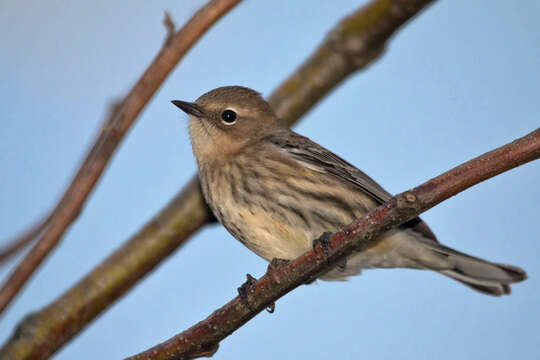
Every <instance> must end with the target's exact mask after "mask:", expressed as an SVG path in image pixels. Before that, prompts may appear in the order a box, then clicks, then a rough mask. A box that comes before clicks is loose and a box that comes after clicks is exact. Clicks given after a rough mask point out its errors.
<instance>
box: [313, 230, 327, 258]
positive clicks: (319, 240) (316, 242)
mask: <svg viewBox="0 0 540 360" xmlns="http://www.w3.org/2000/svg"><path fill="white" fill-rule="evenodd" d="M330 236H332V233H331V232H324V233H322V235H321V236H319V237H318V238H317V239H315V240H313V250H316V248H317V245H321V249H322V251H323V253H324V256H325V258H327V259H328V242H329V240H330Z"/></svg>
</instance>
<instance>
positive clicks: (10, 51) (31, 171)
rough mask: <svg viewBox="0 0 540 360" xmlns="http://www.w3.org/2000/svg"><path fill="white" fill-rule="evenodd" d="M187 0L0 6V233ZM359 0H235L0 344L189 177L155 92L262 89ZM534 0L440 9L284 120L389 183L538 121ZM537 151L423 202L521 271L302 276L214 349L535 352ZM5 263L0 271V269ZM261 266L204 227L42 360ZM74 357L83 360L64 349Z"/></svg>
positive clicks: (128, 146)
mask: <svg viewBox="0 0 540 360" xmlns="http://www.w3.org/2000/svg"><path fill="white" fill-rule="evenodd" d="M203 3H204V2H203V1H200V0H197V1H195V0H189V1H188V0H184V1H171V0H169V1H153V2H144V3H143V2H140V3H137V4H135V5H134V4H133V2H128V1H115V2H107V1H94V2H70V1H60V0H53V1H49V2H47V3H45V2H41V1H36V0H33V1H26V2H24V3H23V2H8V1H0V48H1V49H2V56H0V97H1V98H2V105H1V106H0V124H1V129H2V131H0V165H1V168H2V176H0V204H1V205H0V241H4V239H8V238H9V237H11V236H13V235H14V234H16V233H17V232H18V231H20V230H21V229H23V228H25V226H26V225H28V224H29V223H31V222H32V221H33V220H34V219H36V218H37V217H39V216H40V215H41V214H43V213H44V211H45V210H47V209H49V208H50V207H51V206H53V204H54V202H55V201H56V200H57V199H58V198H59V196H60V195H61V193H62V191H63V189H64V188H65V186H66V185H67V184H68V182H69V180H70V179H71V176H72V174H73V173H74V171H75V170H76V169H77V167H78V165H79V163H80V161H81V159H82V157H83V155H84V154H85V152H86V149H87V148H88V146H89V145H90V144H91V141H92V139H93V137H94V135H95V134H96V132H97V131H98V129H99V126H100V124H101V122H102V119H103V118H104V115H105V114H106V112H107V107H108V105H109V104H110V103H111V101H113V100H114V99H116V98H118V97H119V96H122V95H123V94H125V93H126V91H127V90H128V89H129V88H130V86H131V85H132V84H133V83H134V82H135V81H136V79H137V78H138V77H139V75H140V74H141V73H142V71H143V70H144V69H145V68H146V66H147V65H148V64H149V63H150V61H151V60H152V58H153V57H154V54H155V53H156V52H157V51H158V49H159V48H160V46H161V44H162V41H163V38H164V35H165V30H164V27H163V25H162V19H163V12H164V11H165V10H168V11H170V12H171V14H172V16H173V18H174V19H175V20H176V22H177V24H182V23H183V22H185V21H186V20H187V19H188V18H189V17H190V15H192V14H193V12H194V11H195V10H196V9H197V8H199V7H200V6H201V5H202V4H203ZM359 3H361V2H359V1H352V0H343V1H339V2H330V1H322V0H320V1H309V2H308V1H295V2H291V1H273V2H256V1H246V2H245V3H242V4H240V5H239V6H238V7H237V8H236V9H235V10H234V11H233V12H232V13H230V14H229V15H228V16H227V17H226V18H225V19H223V20H222V21H220V22H219V23H218V24H217V25H216V26H215V27H214V28H213V29H212V30H211V31H210V32H209V33H208V34H207V35H206V36H205V37H204V38H203V40H202V41H201V42H200V43H198V44H197V45H196V46H195V47H194V48H193V50H192V51H191V52H190V53H189V54H188V56H187V57H186V58H185V59H184V60H183V61H182V62H181V63H180V65H179V66H178V67H177V68H176V70H175V71H174V72H173V73H172V74H171V75H170V77H169V78H168V79H167V81H166V83H165V84H164V86H163V87H162V88H161V89H160V90H159V92H158V93H157V94H156V96H155V97H154V98H153V99H152V101H151V103H150V104H149V105H148V106H147V107H146V109H145V110H144V112H143V113H142V115H141V116H140V118H139V119H138V121H137V123H136V125H135V126H134V127H133V129H132V130H131V131H130V133H129V134H128V136H127V138H126V140H125V141H124V142H123V143H122V146H121V148H120V149H119V151H118V152H117V154H116V156H115V157H114V159H113V161H112V162H111V164H110V166H109V168H108V171H107V172H106V174H105V176H104V177H103V178H102V180H101V181H100V183H99V184H98V186H97V188H96V190H95V192H94V194H93V196H92V197H91V199H90V201H89V202H88V203H87V205H86V206H85V208H84V212H83V213H82V216H81V217H80V219H79V220H78V221H77V222H76V224H75V225H74V226H73V227H72V228H71V229H70V230H69V231H68V232H67V233H66V235H65V237H64V239H63V241H62V243H61V245H60V246H59V247H58V248H57V249H56V250H55V251H54V252H53V254H52V255H51V256H50V257H49V258H48V260H47V261H46V262H45V263H44V264H43V266H42V267H41V268H40V269H39V271H38V272H37V273H36V274H35V276H34V277H33V278H32V280H31V281H30V282H29V283H28V286H27V287H26V288H25V290H24V292H23V293H22V295H21V296H19V298H17V300H16V301H15V302H14V303H13V304H12V306H11V307H10V308H9V310H8V312H7V313H6V314H5V315H4V316H3V317H2V318H0V341H4V340H5V339H6V338H7V337H8V336H9V335H10V334H11V331H12V330H13V328H14V326H15V324H16V323H17V322H18V321H19V320H20V319H21V318H22V317H23V316H24V315H25V314H27V313H28V312H30V311H33V310H37V309H39V308H40V307H42V306H44V305H46V304H48V303H49V302H50V301H52V300H53V299H54V298H56V297H57V296H58V295H59V294H60V293H62V292H63V291H65V290H66V289H68V288H69V287H70V286H71V285H72V284H74V283H75V282H76V281H77V280H78V279H80V278H81V276H83V275H84V274H85V273H87V272H88V271H90V270H91V269H92V268H93V267H94V266H95V265H96V264H98V263H99V262H100V261H102V260H103V259H104V258H105V257H106V256H107V254H109V253H110V252H111V251H113V250H114V249H116V248H118V247H119V246H120V245H121V244H122V243H123V241H125V239H127V238H128V237H129V236H130V235H132V234H133V233H134V232H136V231H137V230H138V229H139V228H140V227H141V226H142V224H143V223H144V222H145V221H147V220H148V219H149V218H150V217H151V216H152V215H154V214H155V213H156V212H157V211H158V210H159V209H161V208H162V207H163V206H164V205H165V204H166V203H167V201H168V200H169V199H170V198H171V197H172V196H173V195H174V194H176V193H177V191H178V190H179V189H180V188H181V187H182V185H183V184H185V183H186V182H187V181H188V180H189V179H190V177H191V176H192V174H193V173H194V172H195V171H196V167H195V162H194V160H193V157H192V153H191V147H190V144H189V139H188V134H187V126H186V124H187V121H186V116H185V115H183V114H181V113H180V112H179V110H178V109H176V108H175V107H173V106H172V105H171V104H170V103H169V101H170V100H171V99H183V100H194V99H196V98H197V97H198V96H199V95H200V94H202V93H203V92H206V91H208V90H210V89H212V88H215V87H218V86H222V85H244V86H249V87H252V88H254V89H256V90H258V91H260V92H262V93H263V94H265V95H267V94H269V93H270V92H271V91H272V90H273V89H274V88H275V87H276V86H277V85H278V84H279V83H280V82H281V81H282V80H283V79H284V78H285V77H286V76H287V75H288V74H290V73H291V72H292V71H293V70H294V69H295V68H296V67H297V66H298V65H299V64H300V63H301V62H302V61H303V60H304V59H305V57H306V55H307V54H308V53H310V52H311V51H312V50H313V49H314V47H315V46H316V45H317V44H318V43H319V42H320V41H321V40H322V38H323V37H324V35H325V33H326V32H327V30H328V29H330V28H331V27H332V26H333V25H334V24H335V23H336V22H337V21H338V20H339V19H340V18H341V17H343V16H344V15H346V14H347V13H349V12H351V11H352V10H353V9H355V8H356V7H357V6H358V5H359ZM539 11H540V4H539V3H538V2H535V1H532V0H526V1H519V2H509V1H502V0H492V1H488V0H479V1H475V2H474V3H473V2H465V1H459V2H458V1H454V2H451V1H439V2H437V3H436V4H435V5H434V6H432V7H430V8H428V9H427V11H425V12H424V13H423V14H421V15H420V16H419V17H418V18H416V19H415V20H414V21H413V22H411V23H410V24H408V25H407V26H406V28H405V29H404V30H403V31H401V32H400V33H399V34H398V35H397V36H396V37H394V39H393V41H392V42H391V44H390V46H389V47H388V51H387V52H386V54H385V56H384V57H382V58H381V59H380V60H379V61H378V62H377V63H376V64H374V65H373V66H372V67H370V68H369V69H368V70H366V71H364V72H361V73H358V74H356V75H355V76H353V77H351V78H350V79H348V81H346V82H345V83H344V84H343V85H341V86H340V87H339V88H338V89H336V90H335V91H334V92H332V94H330V96H328V97H327V98H326V99H325V100H324V101H322V102H321V103H320V104H319V105H318V106H317V107H316V108H315V109H313V111H311V112H310V113H309V114H308V115H307V116H306V118H305V119H304V120H303V121H302V123H301V124H300V125H299V126H297V127H296V130H297V131H299V132H300V133H302V134H304V135H306V136H309V137H310V138H312V139H313V140H315V141H317V142H319V143H321V144H322V145H324V146H326V147H328V148H330V149H332V150H333V151H335V152H336V153H338V154H339V155H341V156H343V157H344V158H345V159H347V160H348V161H350V162H351V163H353V164H355V165H357V166H358V167H359V168H361V169H362V170H364V171H365V172H367V173H368V174H370V175H371V176H372V177H373V178H375V179H376V180H377V181H379V182H380V183H381V185H383V186H384V187H385V188H387V189H388V190H389V191H391V192H400V191H403V190H406V189H408V188H410V187H412V186H415V185H418V184H420V183H422V182H424V181H426V180H428V179H429V178H431V177H433V176H435V175H438V174H439V173H441V172H443V171H445V170H447V169H449V168H451V167H453V166H456V165H458V164H460V163H462V162H464V161H466V160H469V159H471V158H472V157H475V156H477V155H480V154H482V153H483V152H486V151H488V150H491V149H493V148H495V147H497V146H500V145H503V144H505V143H507V142H509V141H511V140H513V139H515V138H517V137H520V136H522V135H524V134H526V133H528V132H530V131H532V130H533V129H535V128H536V127H538V126H539V124H540V121H539V119H540V105H539V102H538V94H539V93H540V72H539V71H538V69H539V68H540V35H539V34H540V23H539V22H538V21H537V14H538V12H539ZM539 182H540V163H538V162H537V163H531V164H528V165H525V166H522V167H520V168H518V169H515V170H512V171H510V172H508V173H505V174H503V175H501V176H498V177H496V178H494V179H491V180H489V181H486V182H484V183H482V184H480V185H477V186H475V187H474V188H471V189H469V190H467V191H465V192H464V193H462V194H460V195H458V196H456V197H454V198H452V199H450V200H448V201H446V202H444V203H443V204H441V205H439V206H437V207H435V208H433V209H432V210H430V211H428V212H427V213H426V214H424V216H423V217H424V219H425V220H426V221H427V222H428V223H429V224H430V226H431V228H432V229H433V230H434V232H435V233H436V234H437V236H438V237H439V239H440V240H441V241H442V242H443V243H445V244H447V245H449V246H452V247H454V248H456V249H459V250H461V251H465V252H468V253H471V254H474V255H477V256H480V257H483V258H486V259H489V260H492V261H497V262H503V263H509V264H514V265H519V266H521V267H523V268H524V269H525V270H527V272H528V274H529V277H530V278H529V279H528V280H527V281H526V282H524V283H522V284H518V285H516V286H514V287H513V290H514V291H513V294H512V295H511V296H508V297H504V298H491V297H487V296H484V295H480V294H477V293H475V292H473V291H471V290H470V289H468V288H466V287H464V286H461V285H459V284H457V283H455V282H452V281H450V280H447V279H446V278H443V277H441V276H439V275H437V274H434V273H429V272H425V271H413V270H401V269H400V270H376V271H375V270H372V271H365V272H364V274H363V275H362V276H360V277H357V278H353V279H351V281H349V282H346V283H327V282H319V283H317V284H315V285H311V286H303V287H301V288H299V289H297V290H296V291H294V292H293V293H291V294H289V295H287V296H286V297H284V298H283V299H281V300H279V301H278V302H277V304H276V312H275V313H274V314H272V315H270V314H267V313H262V314H260V315H259V316H258V317H256V318H255V319H254V320H252V321H251V322H249V323H248V324H247V325H246V326H244V327H243V328H241V329H240V330H239V331H237V332H236V333H235V334H234V335H233V336H231V337H230V338H228V339H226V340H225V341H223V342H222V344H221V346H220V350H219V351H218V353H217V354H216V355H215V356H214V358H216V359H237V358H257V359H275V358H282V359H298V358H309V359H327V358H328V357H330V356H331V357H335V358H342V359H349V358H360V357H362V358H370V359H372V360H377V359H388V358H391V357H392V358H401V359H433V358H437V359H455V358H475V359H507V358H510V357H512V358H522V359H532V358H536V356H537V350H538V348H539V347H540V338H539V337H538V334H537V329H538V323H539V322H540V313H539V311H538V304H539V303H540V281H539V280H538V279H539V276H538V275H539V274H540V263H539V262H538V259H537V254H538V253H539V250H540V245H539V242H538V236H539V231H538V228H537V226H538V225H537V224H538V223H539V222H540V205H539V203H540V202H539V200H540V187H539V186H538V184H539ZM11 267H12V265H11V266H8V267H3V268H2V269H0V276H2V277H5V276H6V275H7V274H8V270H9V269H10V268H11ZM265 269H266V263H265V262H264V261H263V260H262V259H260V258H258V257H257V256H256V255H254V254H252V253H250V252H249V251H248V250H247V249H246V248H244V247H243V246H242V245H241V244H240V243H239V242H237V241H236V240H234V239H233V238H232V237H231V236H230V235H229V234H228V233H227V232H226V231H225V230H224V229H223V228H221V227H220V226H213V227H207V228H205V229H204V230H203V231H201V232H200V233H198V234H197V235H196V236H195V238H194V239H193V240H192V241H190V242H189V243H188V245H187V246H185V247H184V248H182V249H181V250H180V251H178V252H177V253H176V254H174V255H173V256H171V257H170V258H169V259H168V260H167V261H166V262H165V263H163V264H162V265H161V266H160V267H159V268H158V269H157V270H156V271H154V272H153V273H152V274H150V275H149V276H148V277H147V278H146V279H145V280H144V281H142V282H141V283H140V284H139V285H138V286H137V287H136V288H135V289H134V290H133V291H132V292H130V293H129V294H128V295H127V296H126V297H124V298H123V299H122V300H120V301H119V302H117V303H116V304H115V305H114V306H112V307H111V308H110V309H109V310H108V311H107V312H105V313H104V314H103V315H102V316H101V317H99V318H98V319H97V320H96V321H95V322H94V323H92V324H91V325H90V326H89V327H88V328H87V329H86V330H85V331H84V332H83V333H82V334H81V335H80V336H79V337H77V338H76V339H75V340H74V341H73V342H72V343H70V344H68V345H67V346H66V347H65V348H64V349H63V350H61V351H60V352H59V354H58V356H57V357H56V358H57V359H75V358H106V359H113V358H121V357H125V356H128V355H132V354H134V353H136V352H139V351H141V350H144V349H146V348H148V347H150V346H152V345H154V344H155V343H157V342H160V341H163V340H165V339H167V338H169V337H170V336H172V335H174V334H175V333H177V332H179V331H181V330H183V329H185V328H187V327H189V326H191V325H192V324H194V323H195V322H197V321H199V320H201V319H202V318H204V317H206V316H207V315H208V314H209V313H211V312H212V311H213V310H214V309H216V308H217V307H218V306H221V305H222V304H224V303H225V302H227V301H228V300H230V299H231V298H232V297H233V296H235V295H236V288H237V287H238V286H239V285H240V284H241V283H242V282H243V280H244V276H245V273H247V272H249V273H251V274H253V275H254V276H260V275H261V274H262V273H263V272H264V271H265ZM81 354H84V356H81Z"/></svg>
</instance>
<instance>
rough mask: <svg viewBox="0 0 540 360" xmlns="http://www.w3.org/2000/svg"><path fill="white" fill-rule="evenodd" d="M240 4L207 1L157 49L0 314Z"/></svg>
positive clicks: (1, 293)
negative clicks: (203, 43) (130, 138)
mask: <svg viewBox="0 0 540 360" xmlns="http://www.w3.org/2000/svg"><path fill="white" fill-rule="evenodd" d="M240 1H241V0H213V1H210V2H209V3H208V4H207V5H205V6H204V7H202V8H201V9H200V10H199V11H198V12H197V13H195V14H194V15H193V17H192V18H191V19H190V20H189V21H188V22H187V23H186V25H185V26H184V27H183V28H182V29H180V31H178V32H177V33H176V34H175V35H174V37H172V38H170V39H169V40H168V44H166V45H165V46H164V47H163V48H162V49H161V51H160V52H159V53H158V55H157V56H156V57H155V59H154V60H153V62H152V64H150V66H149V67H148V69H146V71H145V72H144V74H143V75H142V76H141V78H140V79H139V81H138V82H137V83H136V84H135V86H134V87H133V88H132V89H131V91H130V92H129V94H128V95H127V96H126V98H125V99H124V100H123V101H122V102H121V105H120V106H119V107H118V109H117V111H113V113H112V116H111V117H110V118H109V119H107V120H106V121H105V124H104V126H103V127H102V129H101V132H100V134H99V135H98V137H97V140H96V141H95V143H94V146H93V147H92V149H91V150H90V151H89V153H88V155H87V157H86V159H85V160H84V162H83V164H82V165H81V167H80V168H79V171H78V172H77V174H76V175H75V178H74V179H73V181H72V183H71V185H70V186H69V187H68V189H67V190H66V192H65V193H64V196H63V197H62V199H61V200H60V202H59V203H58V205H57V206H56V208H55V209H54V210H53V213H52V216H51V220H50V222H49V224H48V226H47V227H46V229H44V230H43V235H42V236H41V238H40V239H39V241H38V243H37V244H36V245H35V246H34V247H33V248H32V249H31V250H30V252H29V253H28V254H27V255H26V257H25V258H24V259H23V260H22V261H21V263H20V264H19V265H18V266H17V268H16V269H15V270H14V272H13V273H12V274H11V275H10V276H9V278H8V280H7V281H6V282H5V283H4V284H3V286H2V288H1V289H0V313H1V312H2V311H3V310H4V309H5V308H6V307H7V306H8V304H9V303H10V302H11V300H12V299H13V298H14V297H15V296H16V295H17V293H18V292H19V290H20V289H21V288H22V286H23V285H24V284H25V283H26V281H27V280H28V278H29V277H30V276H31V275H32V273H33V272H34V271H35V270H36V268H37V267H38V266H39V265H40V264H41V262H42V261H43V260H44V259H45V257H46V256H47V255H48V254H49V252H50V251H51V250H52V249H53V248H54V247H55V246H56V245H57V243H58V242H59V241H60V239H61V237H62V235H63V234H64V232H65V231H66V230H67V229H68V227H69V226H70V225H71V224H72V223H73V222H74V221H75V219H76V218H77V217H78V215H79V214H80V212H81V210H82V207H83V205H84V203H85V201H86V199H87V198H88V196H89V195H90V193H91V192H92V189H93V188H94V186H95V184H96V183H97V181H98V179H99V178H100V176H101V174H102V173H103V170H104V169H105V167H106V166H107V164H108V162H109V160H110V158H111V157H112V155H113V154H114V152H115V150H116V148H117V146H118V144H119V143H120V141H121V140H122V138H123V137H124V135H125V134H126V132H127V130H128V129H129V128H130V127H131V125H132V124H133V122H134V121H135V119H136V118H137V116H138V115H139V113H140V112H141V111H142V109H143V108H144V106H145V105H146V104H147V103H148V101H149V100H150V98H151V97H152V95H153V94H154V93H155V92H156V91H157V89H158V88H159V87H160V86H161V84H162V83H163V81H164V80H165V78H166V77H167V75H168V74H169V73H170V72H171V70H172V69H173V68H174V67H175V66H176V64H177V63H178V61H180V59H181V58H182V57H183V56H184V55H185V54H186V53H187V51H188V50H189V49H190V48H191V47H192V46H193V45H194V44H195V43H196V42H197V41H198V40H199V39H200V38H201V36H202V35H203V34H204V33H205V32H206V30H208V29H209V28H210V26H212V25H213V24H214V23H215V22H216V21H217V20H219V19H220V18H221V17H222V16H223V15H224V14H225V13H227V12H228V11H229V10H230V9H231V8H232V7H234V6H235V5H236V4H237V3H238V2H240Z"/></svg>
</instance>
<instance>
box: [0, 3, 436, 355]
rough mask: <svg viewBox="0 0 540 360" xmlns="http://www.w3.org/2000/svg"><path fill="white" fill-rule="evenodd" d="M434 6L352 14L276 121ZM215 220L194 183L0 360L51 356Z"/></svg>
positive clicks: (26, 325)
mask: <svg viewBox="0 0 540 360" xmlns="http://www.w3.org/2000/svg"><path fill="white" fill-rule="evenodd" d="M430 2H431V1H428V0H423V1H411V0H375V1H372V2H370V3H369V4H368V5H367V6H365V7H362V8H360V9H358V10H356V11H355V12H353V13H351V14H350V15H349V16H348V17H347V18H345V19H343V20H342V21H341V22H340V23H338V24H337V25H336V27H335V28H334V29H332V31H331V32H330V33H329V35H328V36H327V38H326V39H325V41H324V42H323V43H322V44H321V45H320V46H319V47H318V48H317V49H316V51H315V52H314V53H313V54H312V55H311V56H310V57H309V58H308V59H307V60H306V62H305V63H304V64H303V65H301V66H300V68H299V69H297V70H296V71H295V72H294V73H293V74H292V75H291V76H290V77H289V78H288V79H287V80H286V81H285V82H284V83H283V84H282V85H281V86H280V87H279V88H278V89H276V90H275V91H274V93H273V94H272V95H271V96H270V97H269V101H270V103H271V105H272V106H273V108H274V110H275V111H276V113H277V114H278V116H280V117H281V118H282V119H284V120H287V121H288V123H289V124H293V123H294V122H295V121H297V120H298V119H299V118H300V117H301V116H302V115H303V114H305V113H306V112H307V111H308V110H309V109H310V108H311V107H312V106H314V105H315V104H316V103H317V101H319V100H320V99H321V98H322V97H323V96H324V95H325V94H327V93H328V92H329V91H330V90H332V89H333V88H334V87H335V86H336V85H337V84H339V83H340V82H341V81H343V80H344V79H345V78H346V77H347V76H349V75H351V74H352V73H354V72H355V71H356V70H359V69H363V68H365V67H366V66H367V65H368V64H369V63H370V61H372V60H373V59H374V58H376V56H375V55H374V54H380V53H381V52H382V49H384V47H385V43H386V42H387V41H388V39H389V38H390V36H391V35H392V34H393V33H394V32H395V31H397V30H398V29H399V27H400V26H401V25H402V24H404V23H405V22H406V21H407V20H409V19H410V18H411V17H412V16H413V15H415V14H416V13H418V12H419V11H420V10H421V9H422V8H423V7H424V6H425V5H427V4H428V3H430ZM360 59H364V61H360ZM210 219H211V214H210V213H209V210H208V209H207V208H206V205H205V203H204V201H203V198H202V195H201V193H200V190H199V188H198V180H197V179H194V180H192V181H191V182H190V183H189V184H188V185H187V186H186V187H185V188H184V190H183V191H181V192H180V193H179V194H178V195H177V196H176V197H175V198H174V199H173V200H172V201H171V202H170V203H169V204H168V205H167V206H166V207H165V208H164V209H163V210H162V211H161V212H160V214H158V215H157V216H156V217H154V219H153V220H151V221H150V222H149V223H148V224H146V225H145V226H144V227H143V229H142V230H141V231H140V232H139V233H138V234H136V235H135V236H134V237H132V238H131V239H130V240H129V241H128V242H127V243H126V244H124V245H123V246H122V247H120V248H119V249H117V250H116V251H115V252H114V253H113V254H112V255H111V256H109V257H108V258H107V259H106V260H105V261H104V262H103V263H101V264H100V265H99V266H98V267H96V268H95V269H94V270H93V271H92V272H91V273H90V274H88V275H87V276H86V277H85V278H84V279H82V280H81V281H79V282H78V283H77V284H75V285H74V286H73V287H72V288H71V289H70V290H68V292H66V293H65V294H64V295H62V296H61V297H59V298H58V299H56V300H55V301H54V302H53V303H52V304H50V305H49V306H47V307H46V308H44V309H42V310H41V311H39V312H36V313H34V314H32V315H29V316H28V317H27V318H25V319H24V320H23V321H22V322H21V323H20V325H19V327H18V329H17V330H16V331H15V333H14V334H13V336H12V337H11V339H9V340H8V341H7V343H6V344H5V345H4V347H3V348H2V350H0V357H1V356H2V355H4V356H6V355H7V356H9V355H11V354H18V355H17V359H30V358H32V359H33V358H44V357H47V356H48V355H50V354H52V353H53V352H54V351H56V350H57V349H58V348H60V346H62V344H64V343H65V342H67V341H69V340H70V339H71V338H72V337H73V336H75V335H76V334H77V333H79V332H80V331H81V330H82V329H83V328H84V327H85V326H86V325H88V323H89V322H90V321H92V320H93V319H94V318H95V317H96V316H97V315H99V314H100V313H101V312H102V311H103V310H104V309H106V308H107V307H108V306H109V305H111V304H112V303H113V302H114V301H116V300H117V299H118V298H119V297H120V296H122V295H123V294H124V293H125V292H127V291H128V290H129V289H130V288H131V287H132V286H133V285H134V284H135V283H136V282H137V281H138V280H140V279H141V278H143V277H144V276H145V275H146V274H147V273H148V272H149V271H150V270H151V269H153V267H154V266H156V265H157V264H158V263H159V262H161V261H162V260H163V259H165V258H166V257H167V256H169V255H170V254H171V253H172V252H173V251H174V250H175V249H176V248H178V247H179V246H180V245H182V244H183V243H184V242H185V241H186V240H187V239H188V237H189V236H190V235H191V234H192V233H193V232H195V231H196V230H198V229H199V228H200V227H202V226H203V225H204V224H206V223H207V222H209V221H210ZM122 269H125V271H122ZM207 350H211V349H207ZM38 354H39V355H38ZM41 354H44V355H41ZM40 356H42V357H40Z"/></svg>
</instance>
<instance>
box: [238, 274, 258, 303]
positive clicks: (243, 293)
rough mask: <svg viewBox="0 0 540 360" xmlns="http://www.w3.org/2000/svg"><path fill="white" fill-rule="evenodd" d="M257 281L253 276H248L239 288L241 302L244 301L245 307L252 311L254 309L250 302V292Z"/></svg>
mask: <svg viewBox="0 0 540 360" xmlns="http://www.w3.org/2000/svg"><path fill="white" fill-rule="evenodd" d="M256 281H257V279H255V278H254V277H253V276H251V274H246V282H245V283H243V284H242V286H240V287H239V288H238V296H240V300H242V303H244V305H246V307H247V308H248V309H250V310H253V309H252V308H251V306H250V305H249V302H248V292H249V290H250V289H251V287H252V286H253V284H255V282H256Z"/></svg>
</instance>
